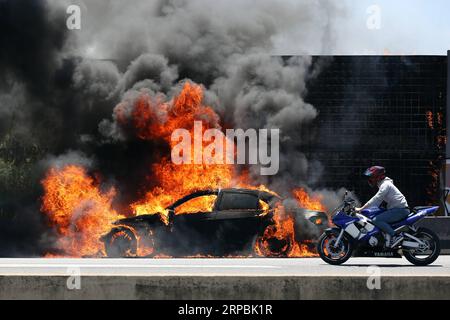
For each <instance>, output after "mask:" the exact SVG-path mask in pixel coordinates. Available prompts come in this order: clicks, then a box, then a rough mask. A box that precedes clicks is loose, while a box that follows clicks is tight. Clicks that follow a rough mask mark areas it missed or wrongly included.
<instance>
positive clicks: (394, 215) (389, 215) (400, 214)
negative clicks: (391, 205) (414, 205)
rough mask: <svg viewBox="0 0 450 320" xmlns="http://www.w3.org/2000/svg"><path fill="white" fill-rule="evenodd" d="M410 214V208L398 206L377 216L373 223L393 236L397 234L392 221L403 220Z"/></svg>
mask: <svg viewBox="0 0 450 320" xmlns="http://www.w3.org/2000/svg"><path fill="white" fill-rule="evenodd" d="M408 215H409V211H408V209H405V208H402V209H400V208H396V209H390V210H386V211H385V212H383V213H382V214H380V215H378V216H376V217H375V218H374V219H373V224H374V225H376V226H377V227H378V228H380V229H381V230H383V231H384V232H386V233H387V234H389V235H390V236H391V237H392V236H394V235H395V231H394V229H393V228H392V227H391V225H390V223H393V222H397V221H401V220H402V219H404V218H406V217H407V216H408Z"/></svg>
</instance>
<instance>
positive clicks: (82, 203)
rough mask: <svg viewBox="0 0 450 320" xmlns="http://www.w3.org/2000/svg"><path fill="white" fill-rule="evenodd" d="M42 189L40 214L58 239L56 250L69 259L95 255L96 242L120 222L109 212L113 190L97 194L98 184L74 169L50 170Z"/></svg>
mask: <svg viewBox="0 0 450 320" xmlns="http://www.w3.org/2000/svg"><path fill="white" fill-rule="evenodd" d="M42 185H43V187H44V191H45V196H44V197H43V199H42V207H41V210H42V211H43V212H45V213H47V215H48V217H49V218H50V221H51V223H52V224H53V225H54V226H55V227H56V230H57V232H58V233H59V234H60V235H61V237H60V238H59V239H58V242H57V246H58V248H59V249H62V250H64V252H65V253H66V254H68V255H70V256H72V257H81V256H86V255H96V254H98V251H99V250H100V249H101V248H102V244H101V243H100V240H99V238H100V237H101V236H102V235H103V234H104V233H106V232H108V231H109V229H110V228H111V225H110V223H111V222H113V221H115V220H117V219H119V218H122V216H120V215H119V214H117V212H115V211H114V210H112V209H111V202H112V199H113V197H114V195H115V190H114V189H110V190H109V191H107V192H102V191H100V189H99V183H98V182H97V181H96V180H95V179H94V178H92V177H90V176H88V174H87V172H86V170H85V169H84V168H82V167H80V166H76V165H68V166H65V167H64V168H62V169H56V168H52V169H50V170H49V172H48V173H47V175H46V177H45V178H44V179H43V180H42Z"/></svg>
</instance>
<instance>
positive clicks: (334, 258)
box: [317, 232, 353, 265]
mask: <svg viewBox="0 0 450 320" xmlns="http://www.w3.org/2000/svg"><path fill="white" fill-rule="evenodd" d="M338 236H339V235H338V234H337V233H334V232H333V233H324V234H322V235H321V236H320V238H319V241H318V243H317V252H318V253H319V256H320V258H322V260H323V261H325V262H326V263H329V264H332V265H340V264H342V263H344V262H345V261H347V260H348V259H350V257H351V256H352V253H353V245H352V242H351V241H350V239H349V238H348V237H347V235H345V234H344V235H343V236H342V238H341V240H340V242H339V244H338V245H337V246H336V247H334V245H335V243H336V240H337V238H338Z"/></svg>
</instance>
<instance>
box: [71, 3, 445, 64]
mask: <svg viewBox="0 0 450 320" xmlns="http://www.w3.org/2000/svg"><path fill="white" fill-rule="evenodd" d="M179 1H182V0H179ZM208 1H209V0H208ZM208 1H207V0H205V3H208ZM222 1H223V0H222ZM229 1H231V0H227V1H226V2H225V1H223V2H224V3H228V2H229ZM252 1H254V6H255V7H256V6H263V5H262V4H261V1H256V0H248V1H246V3H252ZM70 2H81V3H82V4H83V5H82V7H83V8H84V14H86V15H85V18H86V19H87V21H88V23H86V24H84V26H86V27H87V28H85V29H84V33H85V34H86V35H87V36H86V38H91V37H92V36H93V35H96V34H98V33H99V32H100V33H101V32H103V31H104V30H106V29H108V28H114V27H115V26H116V25H117V24H118V23H119V22H118V21H117V20H120V19H121V18H120V17H119V16H117V14H116V15H115V16H114V15H111V12H109V13H108V11H107V10H105V7H104V6H103V7H101V6H97V4H98V3H99V2H94V1H92V0H72V1H70ZM100 2H102V1H100ZM231 2H233V1H231ZM103 3H111V5H112V4H113V3H117V1H116V0H106V1H105V0H104V1H103ZM131 3H133V2H131ZM151 3H152V1H150V2H148V7H151V5H150V4H151ZM330 3H331V5H330ZM135 4H137V2H135ZM209 4H210V3H208V5H209ZM214 5H215V6H217V7H221V6H222V3H221V1H216V2H215V4H214ZM264 5H269V6H270V7H271V10H273V12H274V14H273V16H274V17H276V16H277V15H276V12H277V9H280V8H281V7H284V8H286V6H290V7H291V8H292V15H296V16H298V20H297V21H295V20H293V21H291V20H289V23H286V22H285V21H279V24H280V25H281V29H282V32H280V33H278V34H276V35H271V37H272V39H271V40H272V41H273V43H274V47H273V51H272V52H271V53H272V54H280V55H302V54H306V55H309V54H311V55H320V54H324V55H339V54H344V55H349V54H351V55H353V54H354V55H362V54H373V55H378V54H393V55H399V54H405V55H446V54H447V50H450V19H449V15H450V1H448V0H271V1H269V0H268V1H264ZM96 6H97V9H96ZM230 6H232V7H242V8H243V9H242V12H247V13H244V14H248V13H249V12H248V10H249V8H251V6H250V7H246V8H244V6H243V5H242V2H240V1H236V2H234V3H233V4H230ZM130 7H131V8H130ZM133 7H134V9H133ZM206 7H207V6H205V8H206ZM98 8H101V9H98ZM133 10H134V12H135V13H134V16H135V17H137V16H138V15H140V14H141V13H142V11H143V10H142V8H141V9H139V6H137V5H134V6H129V8H127V11H130V12H132V11H133ZM145 10H146V9H145ZM145 10H144V11H145ZM205 10H208V9H205ZM280 10H281V9H280ZM250 16H251V15H250ZM85 21H86V20H85ZM136 21H140V20H139V19H137V20H136ZM136 21H134V20H133V19H129V18H127V21H126V25H127V26H130V25H133V24H136V23H137V22H136ZM368 21H369V22H370V21H372V22H373V21H376V22H377V23H379V28H378V27H376V28H372V29H370V28H369V27H368ZM99 24H101V26H100V29H99ZM369 24H370V23H369ZM89 25H92V26H93V27H92V28H89ZM102 26H104V27H103V28H102ZM102 29H103V30H102ZM143 29H145V28H143ZM324 30H325V31H324ZM91 40H92V39H90V40H89V41H84V43H90V44H88V45H87V46H86V47H83V48H82V50H83V51H84V54H85V55H86V54H87V55H89V56H92V57H93V58H113V57H108V52H106V53H105V52H98V51H96V50H95V47H98V46H97V45H96V42H95V41H91ZM94 40H95V39H94ZM103 51H104V50H103Z"/></svg>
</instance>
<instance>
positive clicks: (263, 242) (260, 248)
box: [253, 225, 294, 257]
mask: <svg viewBox="0 0 450 320" xmlns="http://www.w3.org/2000/svg"><path fill="white" fill-rule="evenodd" d="M275 228H276V227H275V226H274V225H270V226H268V227H267V228H266V229H265V230H264V232H263V234H262V235H258V236H257V237H256V238H255V242H254V246H253V248H254V249H253V251H254V253H255V254H256V255H257V256H260V257H289V254H290V253H291V252H292V249H293V247H294V239H292V238H291V237H284V238H280V237H277V236H275V234H276V233H275V231H276V230H275Z"/></svg>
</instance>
